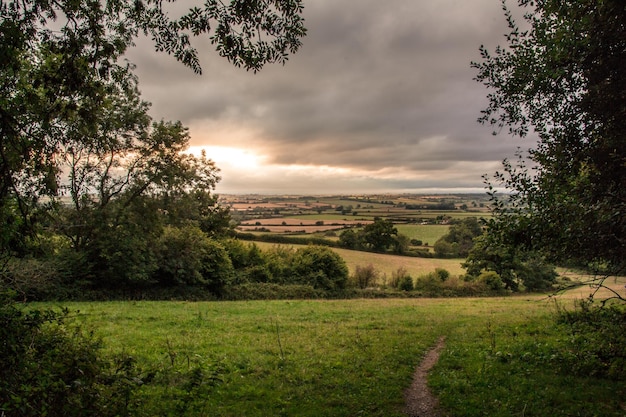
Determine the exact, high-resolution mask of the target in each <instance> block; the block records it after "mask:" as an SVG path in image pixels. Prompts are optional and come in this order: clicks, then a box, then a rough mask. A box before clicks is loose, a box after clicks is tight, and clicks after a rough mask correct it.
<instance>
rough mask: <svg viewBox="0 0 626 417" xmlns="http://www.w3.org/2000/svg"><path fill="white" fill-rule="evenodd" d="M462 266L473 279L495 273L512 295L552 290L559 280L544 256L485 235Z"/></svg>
mask: <svg viewBox="0 0 626 417" xmlns="http://www.w3.org/2000/svg"><path fill="white" fill-rule="evenodd" d="M462 266H463V268H465V269H466V270H467V273H468V275H469V276H470V279H471V278H472V277H474V278H476V277H479V276H480V275H481V274H483V273H484V272H486V271H493V272H495V273H496V274H497V275H498V276H499V277H500V279H501V280H502V282H503V283H504V286H505V288H507V289H510V290H512V291H520V290H522V289H526V290H528V291H543V290H546V289H549V288H551V287H552V285H553V284H554V283H555V281H556V277H557V273H556V270H555V268H554V266H553V265H551V264H549V263H548V262H546V260H545V259H544V258H543V257H542V256H541V255H539V254H537V253H535V252H526V251H523V250H522V249H519V248H517V247H515V246H510V245H503V244H502V243H501V241H499V240H498V239H497V235H495V234H493V233H487V234H484V235H482V236H480V237H478V238H477V239H476V240H475V245H474V247H473V248H472V250H471V251H470V253H469V255H468V257H467V259H466V260H465V262H464V263H463V265H462Z"/></svg>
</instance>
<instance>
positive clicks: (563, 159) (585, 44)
mask: <svg viewBox="0 0 626 417" xmlns="http://www.w3.org/2000/svg"><path fill="white" fill-rule="evenodd" d="M518 3H519V6H520V9H521V10H523V11H524V12H525V14H524V18H523V19H524V22H523V23H519V22H518V21H517V20H516V19H515V18H514V12H513V11H512V10H511V9H510V8H508V7H507V5H506V1H503V8H504V11H505V16H506V19H507V21H508V25H509V29H510V31H509V33H508V34H507V36H506V41H507V45H506V46H504V47H502V46H501V47H498V48H496V49H495V52H490V51H488V50H487V49H486V48H484V47H481V53H482V60H481V61H480V62H474V63H472V66H473V67H474V68H476V69H477V71H478V74H477V76H476V80H477V81H478V82H480V83H483V84H484V85H485V86H486V87H488V88H489V94H488V96H487V97H488V99H489V105H488V107H487V108H486V109H485V110H484V111H483V113H482V117H481V118H480V119H479V120H480V121H481V122H482V123H486V124H489V125H492V126H493V127H494V128H495V129H496V131H500V130H501V129H503V128H507V129H508V131H509V133H510V134H512V135H517V136H520V137H526V136H528V137H531V138H538V144H537V146H535V147H532V148H531V149H530V150H529V151H528V152H527V153H524V152H520V153H519V155H518V158H517V159H516V160H514V161H510V160H507V161H505V163H504V169H503V171H502V172H498V173H496V174H495V177H494V178H487V179H486V181H487V185H488V187H489V192H490V194H491V196H492V200H493V201H492V203H493V209H494V214H495V219H494V221H493V222H492V223H491V225H490V235H491V238H492V239H495V240H497V241H498V243H499V244H504V245H513V246H516V247H517V248H523V249H526V250H539V251H541V252H542V253H544V254H546V255H548V256H549V257H550V258H551V259H552V260H555V261H559V262H561V263H563V262H569V263H572V264H576V265H580V266H590V265H596V266H598V265H602V266H604V267H606V268H608V270H609V271H610V272H612V273H619V272H624V267H625V266H626V240H625V239H626V140H625V138H624V135H625V134H626V117H625V115H626V73H625V72H624V68H626V3H625V2H623V1H621V0H604V1H596V0H582V1H581V0H576V1H573V0H571V1H560V0H539V1H529V0H519V2H518ZM499 188H503V189H505V191H507V192H506V193H503V194H501V193H499V192H498V191H497V190H498V189H499Z"/></svg>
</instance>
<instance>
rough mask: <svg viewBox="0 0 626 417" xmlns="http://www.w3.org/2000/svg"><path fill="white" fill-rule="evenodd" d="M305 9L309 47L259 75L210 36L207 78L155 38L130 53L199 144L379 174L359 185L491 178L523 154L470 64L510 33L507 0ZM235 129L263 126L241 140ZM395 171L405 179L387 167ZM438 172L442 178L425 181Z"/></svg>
mask: <svg viewBox="0 0 626 417" xmlns="http://www.w3.org/2000/svg"><path fill="white" fill-rule="evenodd" d="M305 19H306V25H307V27H308V30H309V32H308V36H307V37H306V38H304V40H303V42H304V46H303V47H302V49H301V50H300V51H299V52H298V53H297V54H296V55H294V56H292V57H291V58H290V61H289V62H288V63H287V65H286V66H284V67H283V66H268V67H266V68H264V69H263V70H262V71H261V72H260V73H258V74H252V73H248V72H245V71H243V70H240V69H235V68H233V67H232V66H231V65H230V64H228V63H227V62H226V61H224V60H222V59H221V58H219V57H217V55H216V54H215V53H214V52H212V51H211V47H210V46H207V45H202V44H198V47H199V49H200V50H201V52H202V56H203V58H202V65H203V70H204V74H203V75H202V76H197V75H194V74H193V73H192V72H191V71H190V70H188V69H186V68H184V67H182V66H181V65H180V64H178V63H176V62H175V61H174V60H173V58H171V57H167V56H165V55H158V54H155V53H152V51H151V46H150V44H149V42H148V41H141V42H139V44H138V48H136V50H134V51H133V52H132V53H131V54H130V55H129V58H130V59H131V61H133V62H135V63H136V64H137V65H138V68H137V73H138V75H139V78H140V87H141V89H142V91H143V92H144V95H145V97H146V99H148V100H149V101H151V102H152V103H153V110H154V111H153V113H154V115H155V117H156V118H166V119H180V120H182V121H183V122H184V123H185V124H187V125H189V126H191V133H192V142H193V143H195V144H211V145H219V146H240V147H244V148H248V149H258V150H261V151H262V152H263V153H264V154H265V155H266V156H267V158H268V159H267V162H268V163H274V164H280V165H313V166H330V167H338V168H349V169H353V170H355V171H359V172H369V173H371V175H369V176H368V175H364V176H361V177H359V178H355V179H354V181H353V182H351V184H352V185H355V184H359V185H360V186H365V184H367V183H368V181H369V183H371V184H374V183H376V181H379V184H378V185H379V186H381V187H384V186H393V187H400V188H407V189H408V188H411V184H413V185H415V184H419V185H420V186H421V187H423V188H428V187H441V188H445V187H480V186H481V178H480V175H481V174H482V173H485V172H489V171H488V170H489V169H492V168H493V167H494V166H495V163H496V162H498V161H500V160H502V159H503V158H504V157H506V156H510V155H511V154H512V153H513V150H514V149H515V146H516V143H514V142H513V140H512V139H507V138H506V137H504V136H501V137H500V136H499V137H493V136H492V135H491V131H490V129H489V128H488V127H485V126H480V125H478V124H477V122H476V118H477V117H478V116H479V112H480V110H481V109H482V108H483V107H484V106H485V105H486V100H485V95H486V90H485V89H484V88H483V87H482V86H480V85H478V84H477V83H476V82H475V81H473V80H472V77H473V76H474V71H473V70H472V69H471V68H470V61H472V60H477V59H479V55H478V47H479V46H480V45H481V44H487V45H491V46H495V45H496V44H498V43H501V42H502V41H503V34H504V33H505V32H506V25H505V22H504V18H503V15H502V10H501V7H500V1H499V0H472V1H465V0H459V1H455V0H429V1H425V0H419V1H418V0H388V1H384V2H383V1H380V0H359V1H347V0H343V1H337V0H334V1H330V0H309V1H306V2H305ZM218 126H223V128H221V129H220V128H217V127H218ZM213 129H215V130H213ZM229 129H242V130H247V131H250V132H254V134H250V135H247V136H245V138H241V137H237V138H233V137H229V136H228V134H226V133H225V132H228V131H229ZM207 142H209V143H207ZM482 168H484V170H483V171H481V169H482ZM393 169H396V170H399V171H398V172H400V171H402V174H400V173H398V175H403V176H405V177H403V178H395V179H390V178H384V179H380V178H381V177H380V176H377V175H378V174H377V173H380V172H385V170H393ZM459 170H465V172H459ZM468 170H469V172H468ZM428 172H431V173H432V172H437V173H438V174H437V177H438V178H439V180H437V179H436V178H432V180H429V181H427V180H423V176H424V174H425V173H428ZM468 176H471V179H468ZM247 180H248V181H252V179H251V178H248V179H247ZM265 181H271V179H269V178H266V179H265ZM281 181H285V178H282V179H281ZM225 182H226V179H225ZM236 182H237V180H234V179H233V180H232V181H231V183H232V184H235V183H236ZM276 184H277V187H279V186H280V184H279V183H278V182H277V183H276ZM405 186H406V187H405Z"/></svg>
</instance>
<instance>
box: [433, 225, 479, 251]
mask: <svg viewBox="0 0 626 417" xmlns="http://www.w3.org/2000/svg"><path fill="white" fill-rule="evenodd" d="M482 233H483V230H482V227H481V225H480V224H479V222H478V219H477V218H476V217H467V218H465V219H462V220H461V221H459V222H457V223H454V224H453V225H451V226H450V229H448V233H447V234H446V235H444V236H442V237H441V238H440V239H439V240H437V242H435V246H434V249H435V253H436V254H437V255H439V256H451V257H461V258H464V257H466V256H467V254H468V253H469V251H470V250H471V248H472V246H473V245H474V238H476V237H478V236H480V235H481V234H482Z"/></svg>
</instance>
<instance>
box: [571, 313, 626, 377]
mask: <svg viewBox="0 0 626 417" xmlns="http://www.w3.org/2000/svg"><path fill="white" fill-rule="evenodd" d="M559 322H560V323H563V324H564V325H565V326H566V328H567V330H568V332H569V336H570V343H571V344H572V346H571V348H570V349H569V350H567V351H564V352H560V354H561V355H562V356H563V360H564V362H565V363H564V366H563V371H564V372H565V371H571V372H573V373H575V374H577V375H593V376H596V377H602V378H609V379H614V380H621V381H625V380H626V351H625V350H624V346H626V311H624V309H618V308H616V307H614V306H612V307H607V308H598V307H596V306H593V305H591V304H590V303H589V302H588V301H584V302H581V303H580V304H579V308H578V309H576V310H574V311H566V310H561V311H560V314H559Z"/></svg>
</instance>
